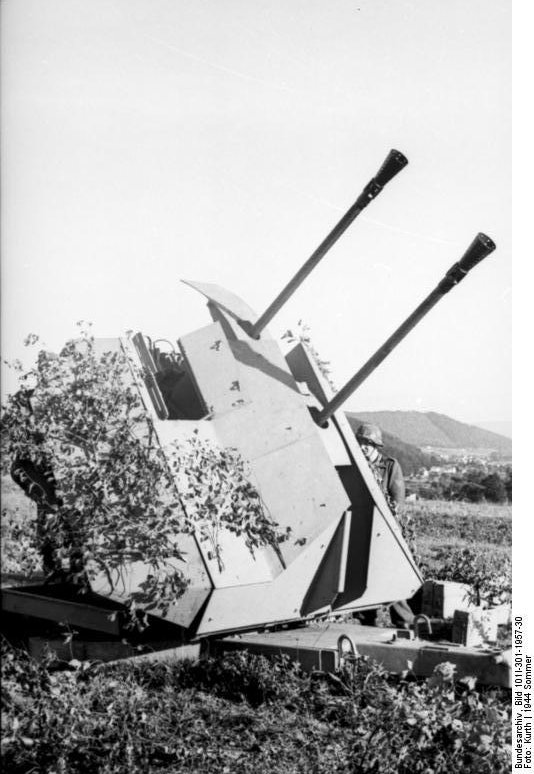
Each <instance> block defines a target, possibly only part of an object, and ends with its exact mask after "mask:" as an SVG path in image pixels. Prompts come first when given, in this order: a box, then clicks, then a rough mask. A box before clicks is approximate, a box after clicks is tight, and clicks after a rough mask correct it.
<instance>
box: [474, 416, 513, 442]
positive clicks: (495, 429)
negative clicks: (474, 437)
mask: <svg viewBox="0 0 534 774" xmlns="http://www.w3.org/2000/svg"><path fill="white" fill-rule="evenodd" d="M475 426H476V427H481V428H482V429H483V430H491V432H492V433H499V435H504V436H506V438H511V437H512V423H511V422H507V421H506V420H504V419H503V420H502V421H501V422H475Z"/></svg>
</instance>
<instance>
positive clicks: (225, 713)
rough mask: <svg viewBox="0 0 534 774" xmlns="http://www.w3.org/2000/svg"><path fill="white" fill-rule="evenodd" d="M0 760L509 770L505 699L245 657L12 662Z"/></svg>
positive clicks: (379, 673) (286, 772)
mask: <svg viewBox="0 0 534 774" xmlns="http://www.w3.org/2000/svg"><path fill="white" fill-rule="evenodd" d="M2 673H3V674H2V676H3V681H2V729H3V737H2V755H3V764H4V771H6V772H13V773H15V774H19V773H20V774H23V772H24V773H25V774H30V772H34V771H35V772H37V771H39V772H45V773H46V774H52V773H53V772H55V773H58V774H59V772H61V774H78V773H79V772H81V771H90V772H95V773H97V772H106V774H108V773H109V774H123V773H124V774H126V773H127V774H137V773H139V774H141V772H143V774H144V773H145V772H168V774H170V773H171V772H173V773H176V772H182V771H183V772H192V773H193V774H194V772H198V774H201V773H202V774H221V772H226V773H227V774H245V773H246V774H248V773H249V772H250V773H252V772H267V771H268V772H270V774H278V773H280V774H282V772H283V774H292V773H295V774H296V772H302V773H304V772H309V771H314V772H319V773H321V774H322V773H323V772H324V774H327V772H328V773H329V774H330V772H354V773H356V772H373V773H374V774H429V772H433V774H445V772H447V774H448V773H449V772H450V771H453V770H456V771H462V772H466V773H467V774H500V773H501V772H506V771H508V770H509V766H510V760H511V758H510V727H511V726H510V709H509V700H508V696H507V695H506V692H504V691H499V690H492V691H489V690H487V691H484V692H482V691H476V690H474V688H473V686H472V685H469V684H468V683H469V681H466V682H465V683H461V682H458V683H456V684H455V683H454V682H453V667H452V665H450V664H443V665H441V666H440V667H438V668H437V670H436V671H435V674H434V675H433V676H432V678H430V679H429V680H426V681H417V680H415V679H413V677H410V675H409V674H408V673H407V674H406V675H404V676H403V677H402V678H397V679H393V678H391V677H388V675H386V674H385V673H384V671H383V670H382V669H381V668H379V667H377V666H376V665H374V664H373V663H371V662H369V661H366V660H361V661H360V662H358V664H357V665H356V667H355V668H351V669H346V670H343V671H341V672H339V673H337V674H336V675H321V674H317V673H316V674H303V673H301V672H300V670H299V669H298V668H297V667H296V666H294V665H291V664H290V663H288V662H287V661H284V660H278V661H275V662H274V663H270V662H268V661H266V660H265V659H264V658H262V657H257V656H250V655H247V654H246V653H234V654H228V655H226V656H224V657H222V658H221V659H219V660H215V659H205V660H202V661H200V662H198V663H191V662H182V663H172V664H171V663H167V664H165V663H154V664H150V663H148V664H147V663H138V664H135V663H131V662H130V663H128V662H126V663H122V664H118V665H107V666H104V667H100V668H96V667H94V666H92V665H90V664H87V663H82V664H80V663H79V662H71V664H70V668H69V669H68V670H67V671H57V670H56V671H55V669H54V665H53V662H52V661H51V660H48V661H45V662H43V663H37V662H35V661H32V660H31V659H30V658H28V656H25V655H24V654H23V653H20V652H18V651H14V650H11V649H10V648H8V647H5V648H4V653H3V659H2Z"/></svg>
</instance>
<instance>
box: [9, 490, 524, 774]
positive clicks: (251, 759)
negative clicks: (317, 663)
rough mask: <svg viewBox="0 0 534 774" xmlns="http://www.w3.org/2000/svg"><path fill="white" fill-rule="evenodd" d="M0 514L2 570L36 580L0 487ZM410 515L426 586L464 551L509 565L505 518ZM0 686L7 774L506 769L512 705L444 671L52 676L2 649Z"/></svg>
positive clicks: (238, 664) (473, 511)
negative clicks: (0, 517)
mask: <svg viewBox="0 0 534 774" xmlns="http://www.w3.org/2000/svg"><path fill="white" fill-rule="evenodd" d="M10 483H11V482H9V484H10ZM2 510H3V512H4V521H3V524H2V537H3V540H2V551H3V560H4V562H7V563H8V566H9V567H10V568H11V570H16V569H17V567H18V569H21V562H22V563H23V564H24V561H26V565H24V567H25V568H26V570H27V569H28V568H30V570H31V568H32V567H33V566H34V563H33V564H32V561H29V562H28V552H30V553H31V551H32V550H33V548H32V545H31V543H32V541H31V540H30V537H29V536H28V530H27V528H28V527H29V528H30V530H31V529H32V524H33V523H34V518H35V513H34V508H33V506H32V504H31V503H29V502H28V501H27V500H25V498H22V499H21V498H20V495H19V493H18V492H17V491H16V490H14V489H13V487H12V486H9V485H7V484H6V487H5V491H4V497H3V501H2ZM407 513H408V515H409V516H410V518H411V524H412V526H413V528H414V530H415V533H416V536H417V547H418V552H419V554H420V556H421V558H422V560H423V562H424V563H425V564H426V565H427V574H428V573H430V574H431V575H434V577H439V575H440V570H442V569H443V568H444V567H445V564H444V562H445V558H450V556H451V555H454V553H455V552H456V553H458V552H461V551H464V550H466V549H469V550H471V551H475V552H476V553H477V555H480V556H481V557H482V558H483V559H484V560H485V561H487V563H489V566H495V567H499V568H500V567H501V565H502V561H503V560H504V559H509V556H510V545H511V509H510V508H509V506H494V505H480V504H476V505H475V504H468V503H448V502H436V501H431V502H423V501H420V502H417V503H413V504H409V505H408V506H407ZM17 530H18V532H17ZM21 540H22V541H23V540H29V541H30V542H29V543H26V544H24V543H21ZM459 555H460V554H459ZM24 567H23V568H22V569H24ZM4 569H6V565H5V564H4ZM2 673H3V674H2V715H3V717H2V729H3V732H2V733H3V738H2V756H3V765H4V768H3V770H4V771H6V772H12V773H13V774H30V773H31V772H37V771H39V772H46V773H47V774H59V773H60V772H61V774H78V773H79V772H82V771H90V772H95V774H96V773H97V772H103V773H105V774H144V773H145V772H149V773H150V772H162V774H178V773H179V772H188V773H192V774H212V773H213V774H249V773H252V772H255V773H256V772H260V774H262V773H263V772H269V774H297V772H298V773H299V774H300V773H301V774H305V773H306V774H307V772H316V773H317V774H322V773H323V772H324V774H333V773H334V772H344V773H345V772H346V773H347V774H349V773H350V774H359V772H369V774H371V772H373V774H445V772H447V774H448V772H450V771H454V770H456V771H462V772H466V773H467V774H501V772H503V773H504V772H507V771H509V768H510V762H511V747H510V745H511V714H510V713H511V710H510V699H509V692H507V691H504V690H498V689H494V690H477V688H476V685H473V684H472V683H471V684H469V681H467V682H466V683H463V684H462V683H456V684H453V683H452V682H451V674H450V671H449V670H448V668H447V667H446V666H444V667H443V669H442V670H441V671H440V672H439V673H438V674H437V675H435V677H433V678H430V679H429V680H426V681H421V680H415V679H414V678H413V676H411V675H410V673H409V670H408V669H407V673H406V674H405V675H404V676H403V677H402V678H401V679H399V678H394V677H391V676H388V675H386V674H384V673H383V672H382V670H381V669H380V668H379V667H376V666H375V665H373V664H372V663H368V662H363V663H362V662H360V663H359V664H358V665H357V667H356V669H355V671H353V672H350V673H349V672H346V673H341V674H338V675H332V676H320V675H315V676H310V675H303V674H300V673H299V672H298V669H296V668H295V667H294V666H291V665H289V664H287V663H282V662H278V663H274V664H272V663H268V662H266V661H265V660H263V659H261V658H254V657H251V656H248V655H247V654H242V653H241V654H232V655H230V656H226V657H224V659H221V660H219V661H213V660H207V661H204V662H202V663H199V664H192V663H175V664H146V663H145V664H140V663H139V664H135V663H133V662H127V663H122V664H118V665H115V666H113V665H106V666H103V667H102V666H98V665H93V664H89V663H82V664H80V663H71V664H70V665H69V669H68V670H67V671H61V670H60V671H58V670H57V666H55V665H54V663H53V662H50V663H46V662H45V663H41V664H37V663H36V662H32V661H30V660H29V659H28V658H27V657H26V656H25V655H24V654H23V653H20V652H18V651H14V650H12V649H11V648H10V647H9V646H7V645H4V653H3V659H2Z"/></svg>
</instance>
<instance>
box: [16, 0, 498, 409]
mask: <svg viewBox="0 0 534 774" xmlns="http://www.w3.org/2000/svg"><path fill="white" fill-rule="evenodd" d="M2 13H3V24H2V35H3V63H2V64H3V68H2V71H3V74H2V120H3V136H2V194H3V196H2V275H3V284H2V351H3V357H4V358H7V359H11V358H14V357H26V358H27V357H28V352H27V350H25V349H24V347H23V346H22V341H23V339H24V337H25V335H26V334H27V333H29V332H33V333H38V334H39V335H40V336H41V337H42V338H43V339H44V340H45V342H46V344H47V346H48V348H50V349H55V350H57V349H58V348H60V347H61V344H62V342H64V341H65V340H66V339H67V338H70V337H71V336H72V335H74V334H75V323H76V321H77V320H80V319H84V320H89V321H92V322H93V324H94V332H95V335H97V336H105V337H108V336H118V335H121V334H122V333H123V332H124V331H125V330H127V329H133V330H142V331H143V332H144V333H146V334H148V335H150V336H151V337H152V338H160V337H164V338H169V339H172V340H176V338H178V337H179V336H181V335H183V334H185V333H188V332H190V331H192V330H194V329H195V328H197V327H200V326H202V325H206V324H208V322H209V316H208V313H207V310H206V308H205V305H204V301H203V299H202V298H201V297H200V296H198V295H197V294H196V293H194V291H193V290H191V289H190V288H187V287H186V286H185V285H182V284H180V282H179V280H180V279H181V278H185V279H193V280H199V281H206V282H215V283H218V284H220V285H223V286H224V287H227V288H229V289H231V290H232V291H234V292H235V293H237V294H238V295H240V296H241V297H243V298H244V299H245V300H246V301H247V303H248V304H249V305H250V306H252V307H253V308H254V309H256V311H258V312H262V311H263V310H264V309H265V308H266V306H267V305H268V304H269V303H270V302H271V301H272V299H273V297H274V296H275V295H276V294H277V293H278V291H279V290H280V289H281V287H282V286H283V285H284V284H285V282H287V281H288V280H289V279H290V278H291V277H292V276H293V274H294V273H295V272H296V270H297V269H298V268H299V267H300V266H301V264H302V263H303V262H304V261H305V260H306V259H307V258H308V257H309V255H310V254H311V253H312V251H313V250H314V249H315V248H316V247H317V245H318V244H319V243H320V242H321V241H322V239H323V238H324V236H326V234H327V233H328V232H329V231H330V229H331V228H332V227H333V225H334V224H335V223H336V222H337V220H338V219H339V218H340V217H341V216H342V214H343V213H344V212H345V211H346V210H347V209H348V207H349V206H350V205H351V204H352V203H353V202H354V200H355V198H356V196H357V195H358V194H359V192H360V190H361V188H362V187H363V186H364V185H365V184H366V183H367V182H368V180H369V179H370V178H371V177H372V176H373V175H374V173H375V172H376V171H377V169H378V167H379V166H380V164H381V163H382V161H383V159H384V157H385V156H386V154H387V152H388V150H389V149H390V148H398V149H399V150H401V151H402V152H403V153H405V154H406V156H407V157H408V159H409V162H410V163H409V165H408V167H407V168H406V169H405V170H404V171H402V172H401V173H400V174H399V175H398V177H397V178H395V179H394V180H393V181H392V182H391V183H390V184H389V185H388V186H387V187H386V188H385V190H384V191H383V193H382V194H381V195H380V196H379V197H378V199H377V200H376V201H375V202H373V203H371V205H370V206H369V207H368V209H367V210H365V211H364V213H363V214H362V216H361V217H360V218H358V219H357V221H356V222H355V223H354V224H353V225H352V226H351V228H350V230H349V231H348V232H347V233H346V234H345V235H344V236H343V237H342V238H341V239H340V241H339V242H338V243H337V244H336V246H335V247H334V248H333V249H332V250H331V252H330V253H328V255H327V256H326V257H325V258H324V259H323V261H322V262H321V264H320V265H319V267H318V268H317V269H316V270H315V271H314V272H313V273H312V274H311V276H310V277H309V278H308V279H307V281H306V283H305V284H304V285H303V286H302V287H301V288H300V289H299V290H298V291H297V292H296V293H295V295H294V296H293V297H292V298H291V300H290V301H289V302H288V303H287V305H286V306H285V307H284V309H283V310H282V311H281V312H280V314H279V315H278V316H277V317H276V318H275V319H274V320H273V322H272V323H271V325H270V331H271V333H272V334H273V335H275V336H279V335H281V334H282V333H283V332H284V331H285V330H286V329H287V328H294V327H295V324H296V322H297V321H298V320H299V319H303V320H304V321H305V322H306V323H307V324H308V325H309V326H310V329H311V335H312V339H313V342H314V345H315V347H316V349H317V350H318V351H319V353H320V354H321V356H322V357H323V358H324V359H326V360H329V361H330V362H331V368H332V372H333V379H334V381H335V382H336V384H337V386H338V387H340V386H342V385H343V384H344V382H345V381H346V380H347V379H348V378H350V376H351V375H352V373H353V372H354V371H355V370H356V369H357V368H359V367H360V366H361V365H362V364H363V362H364V361H365V360H366V359H367V358H368V357H369V355H371V354H372V353H373V352H374V350H375V349H376V348H377V347H378V346H379V345H380V344H381V343H382V342H383V341H384V339H386V338H387V337H388V336H389V334H390V333H391V332H392V331H393V330H394V329H395V328H396V327H397V326H398V325H399V324H400V323H401V322H402V321H403V319H404V318H405V317H406V316H407V315H408V314H409V313H410V312H411V311H412V310H413V308H414V307H415V306H416V305H417V304H418V303H419V302H420V301H421V300H422V299H423V298H424V297H425V296H426V294H427V293H428V292H430V291H431V290H432V289H433V288H434V286H435V285H436V284H437V282H438V281H439V280H440V279H441V277H442V276H443V274H444V272H445V271H446V270H447V269H448V268H449V267H450V265H451V264H453V263H454V262H455V261H457V260H458V259H459V258H460V257H461V255H462V254H463V252H464V251H465V249H466V248H467V246H468V245H469V244H470V242H471V241H472V239H473V237H474V236H475V235H476V234H477V232H479V231H484V232H486V233H487V234H489V235H490V236H491V237H492V238H493V239H494V240H495V242H496V243H497V250H496V251H495V253H493V254H492V255H490V256H489V257H488V258H487V259H486V261H484V262H483V263H482V264H480V265H479V266H478V267H476V268H475V269H474V270H473V272H472V274H470V275H469V276H468V277H467V278H466V279H465V280H464V282H462V284H461V285H460V286H459V287H458V288H457V289H456V290H453V291H452V292H451V293H450V294H449V295H448V296H447V297H446V298H445V299H444V300H443V301H442V302H440V304H439V305H438V306H437V307H436V308H435V309H434V310H433V311H431V312H430V314H429V315H428V317H427V318H425V319H424V320H423V321H422V322H421V324H420V325H419V327H418V328H417V329H416V330H415V331H413V332H412V334H410V336H409V337H408V338H407V339H406V340H405V341H404V342H403V343H402V344H401V345H400V346H399V347H398V349H397V350H395V352H394V353H393V354H392V355H391V356H390V357H389V358H388V359H387V360H386V361H385V362H384V363H383V365H382V366H380V367H379V368H378V369H377V370H376V371H375V373H374V374H373V375H372V376H371V377H370V378H369V379H368V381H367V382H366V383H365V384H364V385H362V387H361V388H360V389H359V390H358V392H356V393H355V394H354V396H353V397H352V398H351V400H350V401H349V403H348V405H347V409H350V410H353V411H358V410H380V409H416V410H424V411H438V412H442V413H445V414H448V415H450V416H452V417H454V418H456V419H459V420H462V421H467V422H477V421H485V420H486V421H489V420H507V419H510V418H511V360H510V357H511V356H510V342H511V287H510V285H511V225H510V221H511V212H510V207H511V191H510V169H511V158H510V156H511V126H510V123H511V114H510V96H511V89H510V77H511V74H510V69H511V68H510V45H511V40H510V18H509V17H510V3H509V2H505V1H504V0H468V1H467V0H448V1H447V2H443V0H336V1H335V2H328V1H327V0H263V1H261V0H91V1H90V2H89V0H4V3H3V11H2ZM3 386H4V390H6V389H11V388H12V386H13V383H12V382H11V380H10V377H9V376H6V377H5V378H4V383H3Z"/></svg>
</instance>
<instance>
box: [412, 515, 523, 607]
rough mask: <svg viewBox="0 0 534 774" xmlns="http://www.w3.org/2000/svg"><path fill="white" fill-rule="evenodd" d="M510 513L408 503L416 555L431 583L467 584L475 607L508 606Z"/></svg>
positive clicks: (510, 572)
mask: <svg viewBox="0 0 534 774" xmlns="http://www.w3.org/2000/svg"><path fill="white" fill-rule="evenodd" d="M511 516H512V508H511V506H508V505H500V506H499V505H492V504H489V503H484V504H472V503H459V502H445V501H441V502H438V501H432V502H416V503H407V504H406V506H405V516H404V518H407V520H408V521H409V524H410V530H411V534H412V535H413V536H414V542H415V553H416V554H417V557H418V560H419V564H420V566H421V569H422V571H423V574H424V575H425V576H426V577H428V578H435V579H439V580H451V581H458V582H462V583H468V584H469V585H471V586H472V587H473V589H474V595H475V601H481V600H484V601H485V602H486V603H487V604H489V605H496V604H501V603H503V602H509V601H510V599H511V593H512V577H511V576H512V567H511V545H512V518H511Z"/></svg>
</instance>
